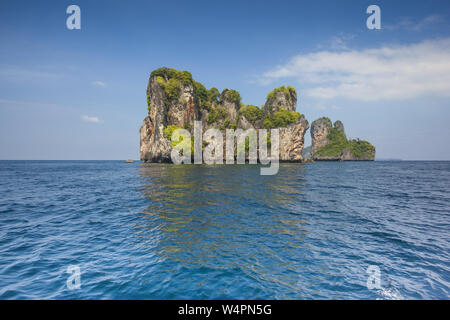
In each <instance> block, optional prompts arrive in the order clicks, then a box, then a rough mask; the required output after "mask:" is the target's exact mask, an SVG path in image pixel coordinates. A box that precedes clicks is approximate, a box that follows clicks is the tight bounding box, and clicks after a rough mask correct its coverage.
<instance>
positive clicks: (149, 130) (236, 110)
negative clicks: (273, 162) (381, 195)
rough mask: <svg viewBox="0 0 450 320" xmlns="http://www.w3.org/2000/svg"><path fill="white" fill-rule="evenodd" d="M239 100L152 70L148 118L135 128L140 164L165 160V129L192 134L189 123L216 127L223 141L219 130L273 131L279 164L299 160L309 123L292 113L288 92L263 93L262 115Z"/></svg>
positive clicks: (185, 77) (179, 74)
mask: <svg viewBox="0 0 450 320" xmlns="http://www.w3.org/2000/svg"><path fill="white" fill-rule="evenodd" d="M240 100H241V97H240V95H239V93H238V92H237V91H235V90H228V89H225V90H224V91H223V92H222V93H221V94H219V93H218V91H217V89H215V88H212V89H210V90H206V89H205V88H204V86H203V85H202V84H201V83H198V82H196V81H194V80H193V79H192V77H191V75H190V73H188V72H186V71H177V70H174V69H168V68H161V69H157V70H155V71H153V72H152V74H151V76H150V79H149V82H148V86H147V102H148V110H149V114H148V116H147V117H146V118H145V119H144V122H143V125H142V127H141V129H140V158H141V160H142V161H145V162H171V157H170V153H171V150H172V144H171V141H170V140H169V137H168V136H167V134H165V131H166V130H167V129H168V128H169V127H176V128H185V129H187V130H189V131H190V132H191V135H192V134H193V130H192V129H193V128H194V121H201V122H202V130H203V132H205V131H206V130H207V129H209V128H216V129H220V130H221V131H222V132H223V136H224V138H225V132H224V131H225V129H236V128H241V129H244V130H247V129H255V130H257V131H258V129H260V128H263V127H264V128H268V129H269V128H274V127H279V128H280V131H279V138H280V140H279V141H280V145H279V150H280V155H279V157H280V161H297V162H298V161H302V160H303V157H302V149H303V146H304V134H305V132H306V130H307V129H308V128H309V124H308V121H307V120H306V119H305V117H304V116H303V115H300V114H299V113H297V112H295V109H296V102H297V94H296V92H295V89H294V88H292V87H288V88H285V87H281V88H278V89H275V90H274V91H272V92H271V93H269V95H268V97H267V101H266V103H265V106H273V108H270V109H269V108H268V109H265V110H264V111H263V110H261V109H259V108H258V107H255V106H250V107H252V108H253V109H251V108H250V111H249V108H243V109H241V108H242V106H243V104H241V102H240ZM244 106H245V105H244ZM247 107H248V106H247ZM278 111H283V112H284V113H283V116H284V117H281V116H279V115H277V113H280V112H278ZM249 112H250V113H249ZM286 113H287V116H288V120H286ZM266 120H268V121H266ZM269 120H270V121H269ZM275 124H276V125H275ZM169 129H170V128H169ZM224 141H225V140H224ZM224 149H225V144H224ZM224 157H225V152H224Z"/></svg>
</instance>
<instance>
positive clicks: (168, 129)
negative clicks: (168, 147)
mask: <svg viewBox="0 0 450 320" xmlns="http://www.w3.org/2000/svg"><path fill="white" fill-rule="evenodd" d="M177 129H181V128H180V127H177V126H174V125H172V124H171V125H168V126H167V127H166V128H164V130H163V135H164V138H166V139H167V140H171V139H172V133H173V132H174V131H175V130H177Z"/></svg>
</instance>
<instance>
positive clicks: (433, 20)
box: [382, 14, 445, 31]
mask: <svg viewBox="0 0 450 320" xmlns="http://www.w3.org/2000/svg"><path fill="white" fill-rule="evenodd" d="M443 21H445V19H444V17H443V16H442V15H439V14H432V15H430V16H427V17H425V18H423V19H422V20H418V21H417V20H413V19H412V18H409V17H403V18H401V19H399V21H398V22H397V23H396V24H388V25H385V26H383V27H382V28H383V29H387V30H409V31H422V30H424V29H426V28H429V27H431V26H433V25H435V24H438V23H441V22H443Z"/></svg>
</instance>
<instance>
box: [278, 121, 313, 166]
mask: <svg viewBox="0 0 450 320" xmlns="http://www.w3.org/2000/svg"><path fill="white" fill-rule="evenodd" d="M308 128H309V124H308V121H307V120H306V119H305V116H303V115H301V116H300V118H299V119H298V121H297V122H296V123H293V124H290V125H288V126H287V127H284V128H280V131H279V134H280V137H279V139H280V161H292V162H300V161H302V160H303V154H302V150H303V147H304V146H305V139H304V136H305V132H306V130H308Z"/></svg>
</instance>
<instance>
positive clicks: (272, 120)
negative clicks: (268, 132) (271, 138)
mask: <svg viewBox="0 0 450 320" xmlns="http://www.w3.org/2000/svg"><path fill="white" fill-rule="evenodd" d="M300 116H301V114H300V113H299V112H295V111H289V110H286V109H280V110H278V111H277V112H275V113H274V114H273V115H268V116H267V117H266V119H264V122H263V128H265V129H271V128H281V127H286V126H287V125H289V124H291V123H294V122H297V120H298V118H300Z"/></svg>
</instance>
